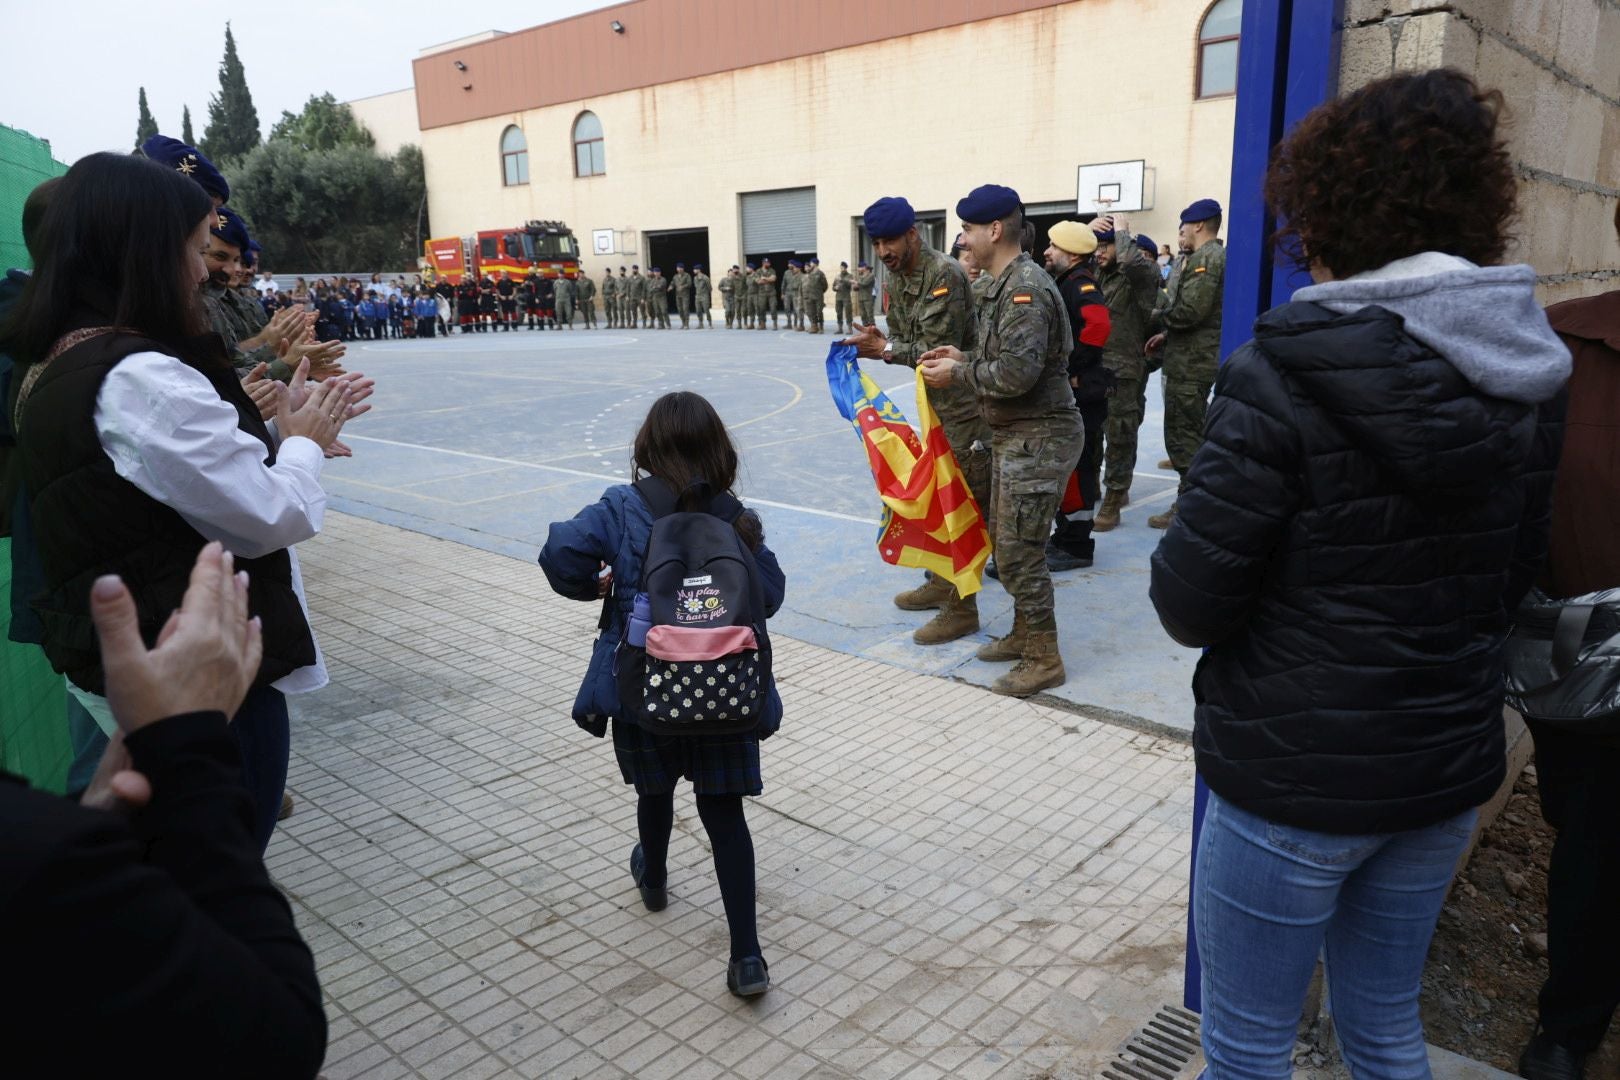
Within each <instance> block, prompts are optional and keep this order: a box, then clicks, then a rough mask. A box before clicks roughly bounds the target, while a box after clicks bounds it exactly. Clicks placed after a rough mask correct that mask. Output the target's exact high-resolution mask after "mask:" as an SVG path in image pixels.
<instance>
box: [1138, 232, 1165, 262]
mask: <svg viewBox="0 0 1620 1080" xmlns="http://www.w3.org/2000/svg"><path fill="white" fill-rule="evenodd" d="M1136 246H1137V247H1139V248H1141V249H1142V250H1143V251H1145V252H1147V253H1148V254H1149V255H1152V256H1154V257H1155V258H1157V257H1158V254H1159V245H1158V244H1155V243H1154V242H1153V238H1152V237H1151V236H1145V235H1143V234H1142V233H1137V234H1136Z"/></svg>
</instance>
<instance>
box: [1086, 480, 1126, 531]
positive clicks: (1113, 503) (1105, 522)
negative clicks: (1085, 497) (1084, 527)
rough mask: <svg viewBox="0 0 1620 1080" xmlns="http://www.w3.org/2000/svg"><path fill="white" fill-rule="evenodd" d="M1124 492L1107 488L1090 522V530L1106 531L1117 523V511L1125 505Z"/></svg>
mask: <svg viewBox="0 0 1620 1080" xmlns="http://www.w3.org/2000/svg"><path fill="white" fill-rule="evenodd" d="M1125 500H1126V493H1125V492H1123V491H1115V490H1114V489H1113V488H1109V489H1108V491H1107V492H1106V493H1105V494H1104V495H1103V501H1102V505H1101V506H1100V507H1098V508H1097V516H1096V517H1095V518H1094V519H1093V520H1092V522H1091V531H1092V532H1107V531H1108V530H1109V529H1112V528H1114V527H1115V526H1117V525H1118V524H1119V512H1120V510H1122V509H1123V508H1124V506H1125Z"/></svg>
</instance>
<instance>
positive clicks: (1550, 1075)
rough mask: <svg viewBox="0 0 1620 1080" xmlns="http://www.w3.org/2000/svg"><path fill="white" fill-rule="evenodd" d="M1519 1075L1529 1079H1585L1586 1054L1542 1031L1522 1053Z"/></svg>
mask: <svg viewBox="0 0 1620 1080" xmlns="http://www.w3.org/2000/svg"><path fill="white" fill-rule="evenodd" d="M1519 1075H1520V1076H1523V1077H1527V1078H1528V1080H1584V1078H1585V1076H1586V1055H1585V1054H1577V1053H1576V1052H1575V1051H1573V1050H1571V1049H1570V1048H1569V1047H1567V1046H1560V1045H1559V1044H1558V1043H1555V1042H1553V1041H1552V1040H1551V1039H1549V1038H1547V1034H1546V1032H1541V1033H1539V1034H1538V1035H1536V1037H1535V1038H1533V1039H1531V1040H1530V1045H1529V1046H1526V1047H1525V1048H1524V1053H1523V1054H1522V1055H1520V1057H1519Z"/></svg>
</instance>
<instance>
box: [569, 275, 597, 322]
mask: <svg viewBox="0 0 1620 1080" xmlns="http://www.w3.org/2000/svg"><path fill="white" fill-rule="evenodd" d="M574 291H575V292H576V293H578V294H579V313H580V314H581V315H583V316H584V317H585V329H587V330H595V329H596V282H594V281H592V280H591V276H590V275H589V274H587V273H586V272H585V270H584V268H583V267H581V268H580V271H579V279H578V280H577V281H575V282H574Z"/></svg>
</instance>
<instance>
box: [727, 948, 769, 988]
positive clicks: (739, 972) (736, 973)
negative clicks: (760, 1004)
mask: <svg viewBox="0 0 1620 1080" xmlns="http://www.w3.org/2000/svg"><path fill="white" fill-rule="evenodd" d="M770 986H771V972H770V969H769V968H767V967H766V966H765V958H764V957H763V956H745V957H743V958H742V959H741V960H733V961H732V962H731V963H729V964H727V965H726V989H727V990H730V991H731V992H732V993H733V994H735V995H737V996H738V997H741V998H749V997H759V995H761V994H763V993H764V992H765V991H766V990H768V989H770Z"/></svg>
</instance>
